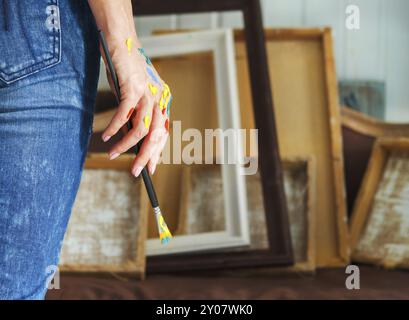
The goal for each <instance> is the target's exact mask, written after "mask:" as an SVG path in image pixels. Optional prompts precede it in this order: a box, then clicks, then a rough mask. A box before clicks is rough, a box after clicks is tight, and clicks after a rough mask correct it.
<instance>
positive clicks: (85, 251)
mask: <svg viewBox="0 0 409 320" xmlns="http://www.w3.org/2000/svg"><path fill="white" fill-rule="evenodd" d="M132 162H133V156H131V155H127V154H125V155H122V156H121V157H119V158H118V159H115V160H112V161H111V160H109V159H108V157H107V155H106V154H105V153H88V154H87V158H86V160H85V164H84V172H83V175H82V178H81V183H80V187H79V191H78V194H77V197H76V200H75V203H74V206H73V212H72V216H71V218H70V223H69V225H68V228H67V232H66V235H65V238H64V242H63V247H62V251H61V261H60V266H59V268H60V271H62V272H70V273H72V272H80V273H104V272H105V273H118V274H126V275H129V276H132V277H136V278H140V279H142V278H144V275H145V265H146V263H145V240H146V227H147V217H146V210H145V209H144V208H146V207H147V206H148V205H149V203H148V199H147V196H146V195H145V192H144V189H142V188H143V185H142V183H141V180H136V179H135V178H134V177H133V176H132V175H131V173H130V172H129V170H130V168H131V165H132ZM88 175H89V176H88ZM126 179H128V180H126ZM98 180H101V181H98ZM121 192H122V193H121ZM114 198H115V201H110V199H111V200H113V199H114ZM94 211H95V212H94ZM110 223H111V224H110ZM109 235H111V237H109ZM95 237H96V238H95ZM102 242H103V243H102ZM77 246H79V249H78V248H76V247H77ZM95 250H98V251H97V252H95ZM90 252H91V253H95V255H94V256H91V255H90Z"/></svg>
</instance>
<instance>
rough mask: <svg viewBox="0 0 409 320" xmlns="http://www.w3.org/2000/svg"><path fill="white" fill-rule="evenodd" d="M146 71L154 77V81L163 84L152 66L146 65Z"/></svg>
mask: <svg viewBox="0 0 409 320" xmlns="http://www.w3.org/2000/svg"><path fill="white" fill-rule="evenodd" d="M146 71H147V72H148V74H149V75H150V77H151V78H152V79H153V81H155V82H156V84H158V85H161V83H160V81H159V79H158V77H157V76H156V74H155V72H154V71H153V70H152V68H150V67H146Z"/></svg>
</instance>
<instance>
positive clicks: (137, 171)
mask: <svg viewBox="0 0 409 320" xmlns="http://www.w3.org/2000/svg"><path fill="white" fill-rule="evenodd" d="M142 169H143V167H136V168H135V170H134V171H133V172H132V174H133V175H134V176H135V177H137V176H139V174H140V173H141V171H142Z"/></svg>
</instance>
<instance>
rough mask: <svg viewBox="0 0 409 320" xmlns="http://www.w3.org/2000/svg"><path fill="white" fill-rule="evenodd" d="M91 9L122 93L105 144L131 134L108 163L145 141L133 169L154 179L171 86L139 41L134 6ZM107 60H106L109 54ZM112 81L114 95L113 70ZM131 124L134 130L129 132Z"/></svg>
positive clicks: (98, 4)
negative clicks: (116, 136)
mask: <svg viewBox="0 0 409 320" xmlns="http://www.w3.org/2000/svg"><path fill="white" fill-rule="evenodd" d="M89 4H90V6H91V9H92V11H93V13H94V16H95V18H96V21H97V24H98V27H99V28H100V29H102V30H103V32H104V34H105V38H106V40H107V44H108V49H109V53H110V55H111V59H112V62H113V64H114V68H115V71H116V73H117V77H118V82H119V87H120V92H121V101H120V104H119V106H118V109H117V111H116V113H115V115H114V116H113V118H112V120H111V121H110V123H109V125H108V127H107V128H106V129H105V131H104V132H103V133H102V139H103V141H105V142H106V141H108V140H109V139H110V138H111V137H112V136H114V135H115V134H117V133H118V131H119V130H120V129H121V128H122V130H123V131H124V132H126V134H125V136H124V137H123V138H122V139H121V140H120V141H119V142H117V143H116V144H115V145H114V146H113V147H112V148H111V150H110V151H109V158H110V159H111V160H112V159H115V158H116V157H118V156H119V155H120V154H122V153H124V152H126V151H127V150H129V149H130V148H131V147H133V146H135V145H136V144H137V143H138V142H139V141H140V140H141V139H143V138H145V139H144V141H143V143H142V146H141V148H140V150H139V152H138V154H137V156H136V158H135V160H134V162H133V165H132V169H131V170H132V174H134V175H135V176H138V175H139V174H140V173H141V171H142V169H143V168H144V167H145V166H146V165H147V166H148V169H149V172H150V173H151V174H153V173H154V171H155V169H156V165H157V163H158V161H159V157H160V154H161V152H162V150H163V148H164V146H165V143H166V141H167V138H168V136H169V133H168V130H169V108H170V103H171V100H172V96H171V93H170V90H169V87H168V86H167V85H166V83H165V82H163V80H162V79H161V78H160V76H159V75H158V73H157V72H156V70H155V68H154V66H153V65H152V63H151V61H150V59H149V58H148V57H147V56H146V55H145V53H144V51H143V48H142V47H141V44H140V43H139V41H138V38H137V35H136V32H135V28H134V22H133V16H132V7H131V4H130V1H129V0H89ZM113 5H114V7H115V8H113V7H112V6H113ZM114 9H115V10H114ZM101 12H102V13H101ZM111 15H112V16H111ZM121 15H123V16H122V17H121ZM108 17H110V18H109V19H108ZM108 20H109V22H110V23H109V24H108ZM111 20H113V21H111ZM121 22H122V23H121ZM101 52H102V50H101ZM102 55H103V52H102ZM103 58H104V61H106V59H105V57H104V55H103ZM107 76H108V79H109V82H110V86H111V90H113V92H115V90H114V86H113V83H112V80H111V77H110V74H109V72H108V70H107ZM129 119H130V120H131V122H132V129H131V130H130V131H127V129H126V123H127V122H128V120H129Z"/></svg>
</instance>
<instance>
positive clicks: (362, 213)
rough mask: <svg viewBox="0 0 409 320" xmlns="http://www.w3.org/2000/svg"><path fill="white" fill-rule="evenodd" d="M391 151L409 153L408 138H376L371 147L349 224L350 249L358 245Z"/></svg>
mask: <svg viewBox="0 0 409 320" xmlns="http://www.w3.org/2000/svg"><path fill="white" fill-rule="evenodd" d="M391 150H406V151H409V138H407V137H406V138H403V137H401V138H399V137H395V138H392V137H388V138H378V139H377V140H376V142H375V144H374V146H373V149H372V154H371V157H370V160H369V164H368V167H367V170H366V172H365V176H364V179H363V182H362V185H361V188H360V190H359V193H358V196H357V199H356V201H355V206H354V210H353V213H352V222H351V249H352V250H354V249H355V248H356V246H357V245H358V241H359V237H360V235H361V234H362V232H363V229H364V227H365V224H366V221H367V219H368V215H369V214H370V210H371V208H372V203H373V200H374V197H375V193H376V191H377V190H378V186H379V183H380V180H381V179H382V175H383V172H384V169H385V164H386V162H387V160H388V152H390V151H391Z"/></svg>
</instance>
